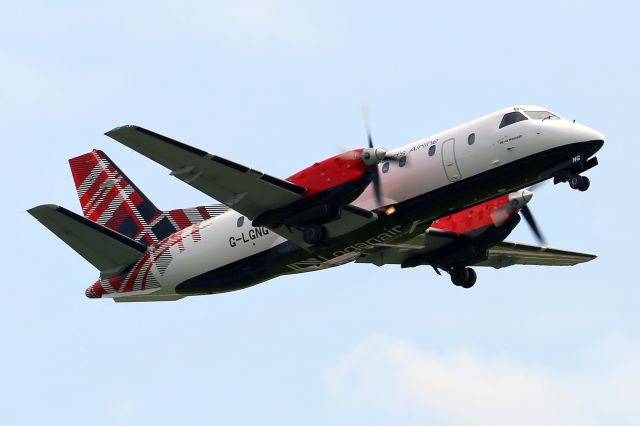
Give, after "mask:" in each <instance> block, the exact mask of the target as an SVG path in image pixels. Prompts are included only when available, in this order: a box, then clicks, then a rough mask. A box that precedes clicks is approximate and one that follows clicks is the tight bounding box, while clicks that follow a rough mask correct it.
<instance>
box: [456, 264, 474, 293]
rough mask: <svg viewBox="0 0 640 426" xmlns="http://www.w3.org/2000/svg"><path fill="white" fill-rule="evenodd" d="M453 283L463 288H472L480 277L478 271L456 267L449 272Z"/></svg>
mask: <svg viewBox="0 0 640 426" xmlns="http://www.w3.org/2000/svg"><path fill="white" fill-rule="evenodd" d="M449 275H450V276H451V282H452V283H453V284H454V285H457V286H459V287H462V288H471V287H473V285H474V284H475V283H476V279H477V278H478V276H477V275H476V271H474V270H473V269H471V268H465V267H463V266H454V267H453V268H451V269H450V270H449Z"/></svg>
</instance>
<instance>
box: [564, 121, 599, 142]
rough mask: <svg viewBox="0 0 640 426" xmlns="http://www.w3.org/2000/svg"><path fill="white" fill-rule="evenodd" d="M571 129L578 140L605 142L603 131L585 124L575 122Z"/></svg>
mask: <svg viewBox="0 0 640 426" xmlns="http://www.w3.org/2000/svg"><path fill="white" fill-rule="evenodd" d="M571 131H572V132H573V137H574V138H575V139H576V142H591V141H602V142H604V135H603V134H602V133H600V132H599V131H597V130H595V129H592V128H591V127H587V126H585V125H583V124H578V123H573V126H572V129H571Z"/></svg>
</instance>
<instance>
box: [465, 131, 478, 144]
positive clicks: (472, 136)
mask: <svg viewBox="0 0 640 426" xmlns="http://www.w3.org/2000/svg"><path fill="white" fill-rule="evenodd" d="M475 141H476V134H475V133H471V134H470V135H469V138H468V139H467V142H468V143H469V145H473V144H474V143H475Z"/></svg>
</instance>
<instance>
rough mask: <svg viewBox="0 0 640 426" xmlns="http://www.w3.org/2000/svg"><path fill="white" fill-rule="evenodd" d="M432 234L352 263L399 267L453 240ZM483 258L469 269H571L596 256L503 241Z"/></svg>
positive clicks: (380, 248) (387, 246) (386, 246)
mask: <svg viewBox="0 0 640 426" xmlns="http://www.w3.org/2000/svg"><path fill="white" fill-rule="evenodd" d="M449 234H450V233H441V232H433V233H426V234H421V235H419V236H416V237H414V238H412V239H411V240H409V241H406V242H404V243H399V244H376V248H375V249H374V250H372V251H371V252H368V253H363V255H362V256H361V257H359V258H358V259H357V260H356V263H373V264H374V265H377V266H382V265H390V264H391V265H399V264H401V263H402V262H403V261H404V260H406V259H408V258H410V257H412V256H415V255H417V254H423V253H428V252H430V251H433V250H437V249H439V248H441V247H443V246H445V245H447V244H449V243H451V242H453V241H455V239H456V236H455V235H454V234H452V233H451V235H449ZM487 255H488V256H487V259H486V260H483V261H480V262H476V263H474V264H473V265H469V266H491V267H494V268H504V267H506V266H511V265H541V266H573V265H577V264H578V263H584V262H588V261H590V260H593V259H595V258H596V257H597V256H595V255H593V254H586V253H578V252H573V251H567V250H558V249H553V248H548V247H540V246H534V245H529V244H522V243H513V242H509V241H503V242H501V243H497V244H495V245H494V246H492V247H491V248H490V249H488V250H487Z"/></svg>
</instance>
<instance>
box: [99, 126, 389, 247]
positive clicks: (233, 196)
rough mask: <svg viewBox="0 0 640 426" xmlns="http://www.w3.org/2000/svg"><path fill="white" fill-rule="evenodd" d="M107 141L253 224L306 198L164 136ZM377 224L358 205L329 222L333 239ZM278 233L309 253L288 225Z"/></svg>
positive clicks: (128, 129)
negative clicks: (162, 168) (160, 167)
mask: <svg viewBox="0 0 640 426" xmlns="http://www.w3.org/2000/svg"><path fill="white" fill-rule="evenodd" d="M106 135H107V136H109V137H111V138H113V139H115V140H116V141H118V142H120V143H122V144H123V145H126V146H128V147H129V148H131V149H133V150H134V151H137V152H139V153H140V154H142V155H144V156H146V157H149V158H150V159H152V160H153V161H155V162H157V163H159V164H161V165H163V166H165V167H167V168H168V169H170V170H171V175H173V176H175V177H177V178H178V179H180V180H182V181H183V182H186V183H188V184H189V185H191V186H193V187H194V188H196V189H198V190H200V191H202V192H204V193H205V194H207V195H209V196H210V197H213V198H215V199H217V200H219V201H220V202H222V203H224V204H226V205H227V206H229V207H231V208H232V209H233V210H235V211H237V212H239V213H241V214H243V215H244V216H246V217H248V218H249V219H251V220H253V219H254V218H255V217H256V216H258V215H259V214H261V213H264V212H266V211H270V210H276V209H278V208H281V207H285V206H287V205H289V204H292V203H294V202H296V201H298V200H300V199H301V198H303V196H304V194H305V192H306V188H304V187H302V186H299V185H296V184H294V183H291V182H288V181H286V180H282V179H278V178H275V177H273V176H269V175H267V174H264V173H262V172H259V171H257V170H253V169H250V168H248V167H246V166H243V165H241V164H238V163H234V162H233V161H230V160H227V159H225V158H222V157H218V156H217V155H212V154H209V153H207V152H205V151H202V150H200V149H198V148H194V147H192V146H189V145H186V144H184V143H182V142H178V141H176V140H173V139H170V138H168V137H166V136H162V135H159V134H157V133H154V132H152V131H150V130H147V129H143V128H142V127H138V126H122V127H117V128H115V129H113V130H111V131H109V132H107V133H106ZM376 219H377V215H376V214H374V213H371V212H369V211H368V210H363V209H361V208H358V207H355V206H351V205H348V206H344V207H343V208H341V211H340V215H339V217H338V218H337V219H335V220H333V221H331V222H330V223H326V224H325V227H326V228H327V230H328V232H329V235H331V236H332V237H337V236H340V235H343V234H345V233H347V232H350V231H353V230H354V229H357V228H360V227H362V226H364V225H366V224H368V223H369V222H371V221H374V220H376ZM269 228H270V229H272V230H273V231H274V232H276V233H277V234H279V235H281V236H283V237H284V238H287V239H288V240H290V241H292V242H293V243H295V244H296V245H298V246H300V247H304V248H307V247H309V244H307V243H305V241H304V238H303V236H302V232H301V231H300V230H299V229H297V228H295V227H291V226H287V225H286V224H277V225H271V226H269Z"/></svg>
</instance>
